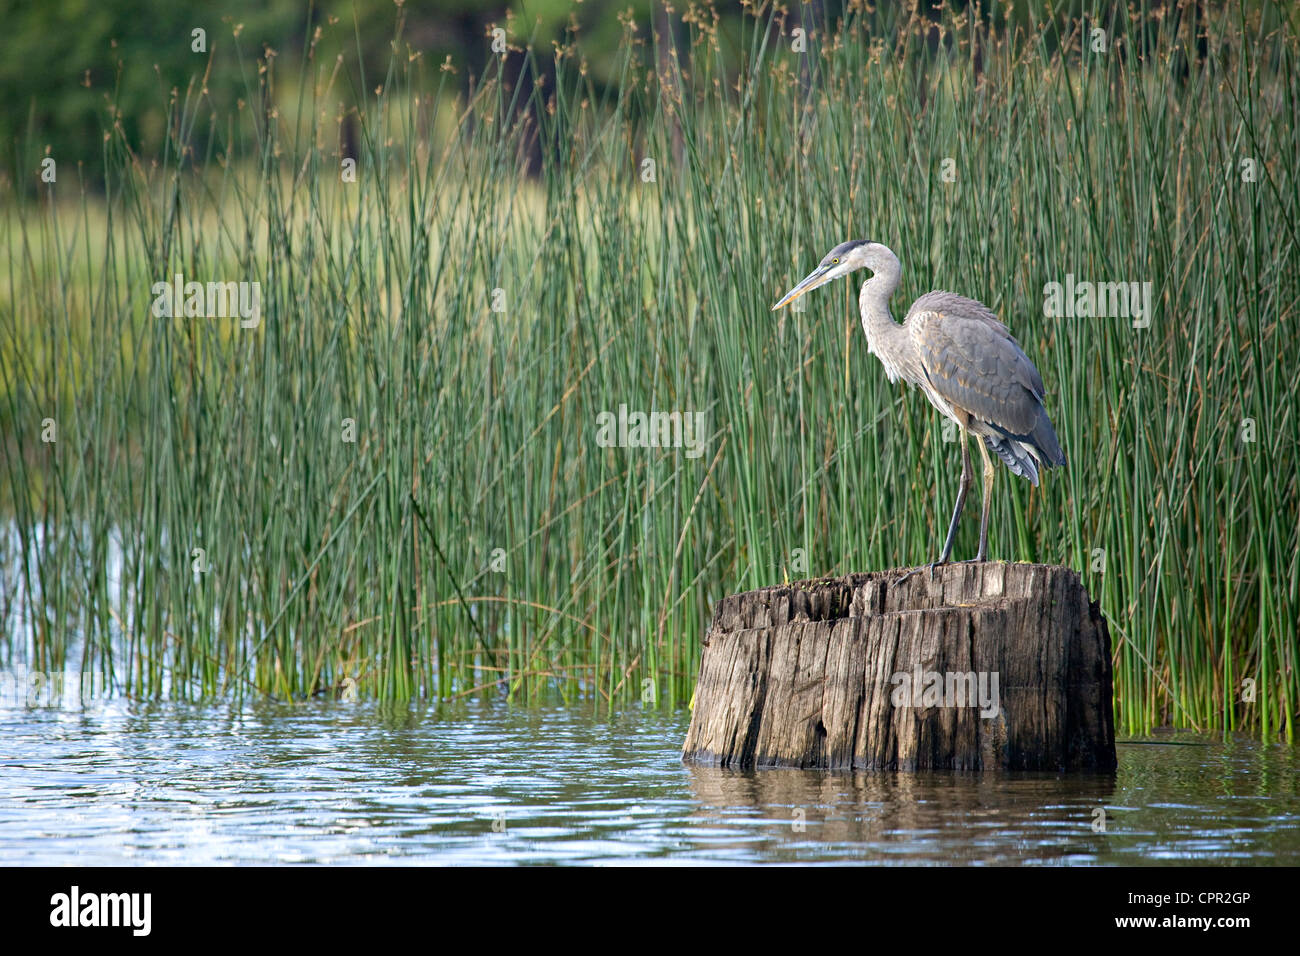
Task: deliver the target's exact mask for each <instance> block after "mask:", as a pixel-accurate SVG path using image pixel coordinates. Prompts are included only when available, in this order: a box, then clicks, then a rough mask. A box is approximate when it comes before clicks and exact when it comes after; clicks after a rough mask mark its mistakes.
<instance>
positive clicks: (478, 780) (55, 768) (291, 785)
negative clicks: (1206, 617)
mask: <svg viewBox="0 0 1300 956" xmlns="http://www.w3.org/2000/svg"><path fill="white" fill-rule="evenodd" d="M688 721H689V715H688V714H686V713H684V712H683V713H679V714H660V713H655V712H641V711H633V712H628V713H624V714H618V715H615V716H613V717H600V718H595V717H592V716H591V715H590V714H586V713H583V712H580V711H577V710H572V709H570V710H564V709H535V708H519V707H513V708H512V707H507V706H505V705H504V704H494V705H476V706H471V707H468V708H463V709H460V710H452V711H447V710H444V711H441V712H436V711H433V710H425V711H421V710H416V709H412V710H410V711H403V712H401V713H400V714H396V715H395V714H393V713H392V712H391V711H384V710H381V709H380V708H379V707H377V706H374V705H370V704H365V703H348V702H333V701H331V702H324V701H322V702H317V703H310V704H304V705H299V706H255V707H247V708H243V709H238V708H231V707H227V706H197V705H193V706H187V705H178V704H156V705H141V704H132V703H129V702H119V701H110V702H107V703H103V704H101V705H99V706H96V707H93V708H90V709H88V710H87V711H85V712H82V711H80V710H68V709H58V708H48V707H35V708H26V707H21V706H16V707H5V708H0V864H10V865H12V864H69V863H71V864H83V865H84V864H135V863H138V864H156V863H166V864H227V863H284V862H298V863H364V864H373V863H384V862H393V863H443V864H514V863H652V862H670V863H686V864H689V863H719V862H726V863H757V862H780V863H788V862H851V861H852V862H856V861H861V862H867V863H876V864H890V863H907V864H917V863H944V864H947V863H954V862H964V863H983V864H1018V863H1057V864H1153V863H1154V864H1159V863H1179V864H1186V863H1196V862H1211V863H1220V864H1222V863H1228V864H1234V863H1239V864H1292V865H1294V864H1297V863H1300V774H1298V773H1297V771H1298V770H1300V761H1298V760H1297V755H1296V754H1297V752H1296V751H1295V750H1294V749H1291V748H1287V747H1283V746H1277V745H1261V744H1259V743H1258V742H1256V741H1252V740H1247V739H1241V738H1237V739H1234V740H1232V741H1230V742H1227V743H1225V742H1224V741H1223V740H1222V739H1221V738H1217V737H1213V738H1197V737H1190V736H1177V737H1172V736H1171V737H1160V738H1154V740H1155V742H1153V743H1145V744H1143V743H1136V742H1126V743H1121V744H1120V746H1119V770H1118V772H1117V773H1115V774H1105V775H1083V776H1079V775H1075V776H1069V777H1066V776H1057V775H1050V774H1019V775H1006V774H957V773H924V774H893V773H873V774H847V773H839V774H832V773H818V772H810V771H764V772H761V773H737V772H728V771H718V770H702V769H697V768H691V767H686V766H683V765H682V764H681V762H680V749H681V743H682V739H683V736H684V735H685V732H686V726H687V723H688ZM1101 811H1104V815H1105V820H1104V826H1105V831H1104V832H1096V830H1095V829H1094V825H1095V824H1097V825H1100V821H1101Z"/></svg>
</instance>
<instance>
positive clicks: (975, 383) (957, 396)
mask: <svg viewBox="0 0 1300 956" xmlns="http://www.w3.org/2000/svg"><path fill="white" fill-rule="evenodd" d="M906 324H907V328H908V331H909V332H910V334H911V337H912V341H913V343H915V346H916V352H917V357H918V358H919V359H920V362H921V367H922V368H923V369H924V371H925V375H926V378H927V380H928V381H929V383H930V385H931V387H932V388H933V389H934V390H935V391H936V392H937V393H938V394H939V395H940V396H942V397H943V399H944V400H945V401H947V402H948V403H949V404H951V405H953V406H955V407H957V408H960V409H963V410H964V411H967V412H970V413H971V414H972V415H974V416H975V417H976V418H979V419H981V420H983V421H986V422H988V423H989V424H990V425H993V426H994V427H995V428H997V429H998V430H999V431H1002V432H1004V433H1006V434H1008V435H1011V436H1014V437H1020V436H1030V435H1033V434H1034V433H1035V431H1036V429H1037V428H1038V426H1039V422H1040V417H1041V416H1043V414H1044V413H1043V406H1042V399H1043V396H1044V394H1045V392H1044V389H1043V379H1042V376H1040V375H1039V374H1038V369H1036V368H1035V367H1034V363H1033V362H1031V361H1030V360H1029V357H1028V356H1027V355H1025V353H1024V350H1023V349H1021V348H1020V343H1018V342H1017V341H1016V340H1015V338H1014V337H1013V336H1012V335H1011V333H1010V332H1009V331H1008V330H1007V327H1006V326H1005V325H1003V324H1002V323H1001V322H999V321H998V319H997V316H995V315H994V314H993V313H992V312H991V311H989V309H988V308H987V307H985V306H984V305H983V304H981V303H979V302H976V301H975V300H974V299H967V298H964V297H963V296H959V295H953V294H952V293H951V292H931V293H929V294H927V295H923V296H921V298H919V299H917V300H916V302H915V303H914V304H913V306H912V308H911V309H910V310H909V311H908V313H907V320H906Z"/></svg>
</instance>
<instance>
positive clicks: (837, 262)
mask: <svg viewBox="0 0 1300 956" xmlns="http://www.w3.org/2000/svg"><path fill="white" fill-rule="evenodd" d="M839 264H840V260H839V259H832V260H831V265H833V266H837V265H839Z"/></svg>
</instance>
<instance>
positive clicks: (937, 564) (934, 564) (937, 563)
mask: <svg viewBox="0 0 1300 956" xmlns="http://www.w3.org/2000/svg"><path fill="white" fill-rule="evenodd" d="M947 563H948V562H947V561H946V560H945V561H933V562H931V563H930V564H928V565H927V564H923V565H921V567H919V568H913V569H912V570H910V571H908V572H907V573H906V574H904V575H903V576H902V577H900V578H899V579H898V580H897V581H895V582H894V587H898V586H899V585H900V584H902V583H903V582H904V581H906V580H907V579H908V578H910V577H911V576H912V575H914V574H920V573H921V571H923V570H924V569H925V568H927V567H928V568H929V569H930V580H931V581H933V580H934V569H935V568H937V567H941V566H942V565H945V564H947Z"/></svg>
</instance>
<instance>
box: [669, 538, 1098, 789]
mask: <svg viewBox="0 0 1300 956" xmlns="http://www.w3.org/2000/svg"><path fill="white" fill-rule="evenodd" d="M899 575H900V572H898V571H888V572H872V573H869V574H853V575H848V576H846V577H843V578H823V579H820V580H815V581H802V582H797V583H794V584H789V585H781V586H774V587H767V588H762V589H760V590H757V591H749V592H746V593H743V594H733V595H731V596H729V597H725V598H723V599H722V600H721V601H720V602H718V604H717V605H716V607H715V608H714V614H713V622H712V624H711V625H710V627H709V631H708V634H707V636H706V637H705V641H704V644H705V646H704V653H703V660H702V661H701V664H700V676H699V685H698V687H697V690H696V698H695V711H694V714H693V717H692V720H691V726H690V729H689V730H688V731H687V735H686V744H685V747H684V748H683V751H682V759H683V760H685V761H687V762H688V763H696V764H702V765H707V766H719V767H730V768H737V769H752V768H763V767H802V768H823V769H846V770H847V769H859V770H922V769H954V770H985V769H1007V770H1052V771H1056V770H1113V769H1114V767H1115V733H1114V723H1113V714H1112V704H1111V660H1110V635H1109V632H1108V630H1107V627H1106V621H1105V619H1104V618H1103V617H1102V616H1101V612H1100V610H1099V609H1098V607H1097V605H1096V604H1094V603H1093V602H1092V601H1091V600H1090V599H1089V597H1088V593H1087V591H1085V590H1084V587H1083V585H1082V583H1081V582H1080V580H1079V576H1078V575H1077V574H1075V573H1074V572H1073V571H1071V570H1070V569H1069V568H1064V567H1056V566H1051V565H1035V564H1007V563H1002V562H985V563H972V564H950V565H946V566H944V567H940V568H938V569H936V570H935V573H934V577H933V579H931V577H930V574H929V572H928V571H925V570H923V571H921V572H920V573H919V574H917V575H914V576H913V577H911V578H910V579H908V580H907V581H906V582H904V583H903V584H901V585H898V586H895V582H896V581H897V579H898V577H899ZM904 675H906V676H904ZM936 675H937V679H936ZM994 681H996V694H995V695H994V694H993V690H994V687H995V685H994ZM980 682H982V684H981V683H980ZM922 689H929V690H930V696H929V697H926V696H925V694H924V693H916V694H914V695H912V697H911V699H908V697H906V696H904V693H905V692H909V693H910V692H911V691H917V690H922ZM977 689H983V690H984V691H985V694H984V696H983V701H982V703H983V706H981V700H980V698H979V695H978V694H977V693H976V690H977ZM936 698H937V699H936ZM994 700H995V705H994V706H990V703H991V701H994ZM994 709H996V714H993V713H992V711H993V710H994Z"/></svg>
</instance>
